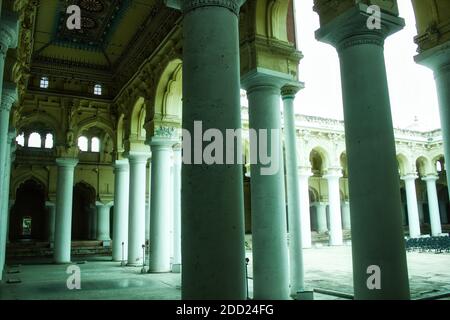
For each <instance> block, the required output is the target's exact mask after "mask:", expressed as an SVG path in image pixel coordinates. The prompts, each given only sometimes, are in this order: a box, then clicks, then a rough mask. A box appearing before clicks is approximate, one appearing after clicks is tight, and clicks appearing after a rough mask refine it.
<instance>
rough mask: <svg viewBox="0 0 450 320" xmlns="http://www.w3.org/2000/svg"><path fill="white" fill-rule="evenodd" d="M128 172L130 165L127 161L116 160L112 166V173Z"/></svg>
mask: <svg viewBox="0 0 450 320" xmlns="http://www.w3.org/2000/svg"><path fill="white" fill-rule="evenodd" d="M129 170H130V164H129V163H128V159H123V160H116V163H115V164H114V173H117V172H128V171H129Z"/></svg>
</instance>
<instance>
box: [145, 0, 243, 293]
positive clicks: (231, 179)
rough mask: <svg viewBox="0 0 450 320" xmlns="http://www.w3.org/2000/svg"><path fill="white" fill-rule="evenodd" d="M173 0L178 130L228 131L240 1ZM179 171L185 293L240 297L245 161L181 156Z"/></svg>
mask: <svg viewBox="0 0 450 320" xmlns="http://www.w3.org/2000/svg"><path fill="white" fill-rule="evenodd" d="M168 2H169V1H168ZM170 2H178V4H181V9H182V12H183V129H185V130H187V131H188V132H190V133H191V135H192V136H193V135H194V122H195V121H202V124H203V128H204V130H208V129H210V128H215V129H218V130H220V131H221V133H222V134H223V136H225V135H226V130H227V129H237V128H241V105H240V93H239V91H240V82H239V23H238V20H239V7H240V4H241V1H217V0H202V1H197V0H184V1H170ZM199 48H201V49H200V50H199ZM237 140H238V141H240V140H241V139H240V138H239V139H237ZM184 142H186V141H185V140H184ZM200 144H201V143H200ZM199 147H200V148H201V150H202V151H203V148H202V146H201V145H200V146H199ZM189 151H191V150H190V149H189V150H188V149H187V148H184V152H186V153H188V152H189ZM235 151H237V148H235ZM186 158H188V157H186ZM191 158H192V157H191ZM182 174H183V177H182V190H183V193H182V199H181V201H182V205H181V207H182V218H181V220H182V230H183V236H182V256H183V257H182V258H183V277H182V298H183V299H188V300H192V299H196V300H197V299H221V300H229V299H234V300H236V299H245V297H246V293H245V283H246V282H245V281H246V280H245V246H244V242H245V241H244V219H243V217H244V202H243V190H242V185H243V173H242V165H239V164H238V163H235V164H233V165H226V164H215V165H198V164H191V163H187V162H186V161H184V164H183V169H182ZM152 215H153V212H152ZM205 239H208V241H205Z"/></svg>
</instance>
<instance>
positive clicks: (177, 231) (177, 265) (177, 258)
mask: <svg viewBox="0 0 450 320" xmlns="http://www.w3.org/2000/svg"><path fill="white" fill-rule="evenodd" d="M181 160H182V159H181V146H180V145H175V147H174V148H173V262H172V272H174V273H180V272H181Z"/></svg>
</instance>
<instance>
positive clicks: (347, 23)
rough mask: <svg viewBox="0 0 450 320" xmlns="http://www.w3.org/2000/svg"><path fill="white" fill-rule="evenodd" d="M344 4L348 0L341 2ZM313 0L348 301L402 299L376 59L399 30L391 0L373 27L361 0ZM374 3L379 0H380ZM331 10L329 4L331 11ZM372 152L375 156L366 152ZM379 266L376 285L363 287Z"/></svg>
mask: <svg viewBox="0 0 450 320" xmlns="http://www.w3.org/2000/svg"><path fill="white" fill-rule="evenodd" d="M349 3H350V1H349ZM339 4H340V2H335V3H330V2H329V1H325V0H315V10H316V11H317V12H319V15H320V18H321V28H320V29H319V30H318V31H317V32H316V38H317V39H319V40H320V41H323V42H326V43H329V44H331V45H333V46H334V47H335V48H336V49H337V51H338V54H339V60H340V65H341V78H342V95H343V104H344V119H345V134H346V146H347V157H348V168H349V191H350V199H351V202H350V214H351V226H352V237H353V239H352V252H353V281H354V290H355V298H356V299H409V298H410V292H409V280H408V269H407V263H406V251H405V241H404V235H403V227H402V217H401V198H400V182H399V180H398V164H397V159H396V150H395V139H394V129H393V125H392V115H391V109H390V101H389V91H388V84H387V77H386V67H385V61H384V51H383V50H384V40H385V38H386V37H387V36H389V35H390V34H392V33H395V32H396V31H398V30H400V29H401V28H403V26H404V20H403V19H401V18H399V17H398V11H397V7H396V3H395V2H392V3H391V5H392V7H390V6H389V5H383V11H382V13H381V21H379V22H380V24H379V27H380V28H379V29H377V27H378V26H376V25H375V26H374V25H373V24H372V23H371V21H370V19H369V17H370V15H369V14H368V13H367V10H368V7H367V6H366V5H364V4H362V3H358V4H355V3H353V4H349V5H348V8H344V9H343V10H340V11H339V10H337V9H336V8H337V6H339ZM380 4H381V3H380ZM334 9H336V10H334ZM374 155H376V156H374ZM373 266H376V267H375V268H379V270H381V289H379V290H371V289H370V286H368V285H367V282H368V278H369V276H370V274H368V273H367V272H368V270H372V268H373Z"/></svg>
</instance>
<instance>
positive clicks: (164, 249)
mask: <svg viewBox="0 0 450 320" xmlns="http://www.w3.org/2000/svg"><path fill="white" fill-rule="evenodd" d="M173 144H174V141H173V140H170V139H166V138H159V137H154V138H152V142H151V148H152V191H151V194H152V202H151V213H152V214H151V217H150V268H149V272H169V271H170V270H171V268H170V251H171V247H170V243H171V239H170V220H171V219H170V215H171V214H172V212H171V210H170V208H171V204H170V203H171V201H172V199H171V198H172V197H171V193H173V190H172V189H171V181H170V178H171V175H170V167H171V156H172V146H173Z"/></svg>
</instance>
